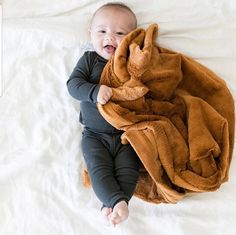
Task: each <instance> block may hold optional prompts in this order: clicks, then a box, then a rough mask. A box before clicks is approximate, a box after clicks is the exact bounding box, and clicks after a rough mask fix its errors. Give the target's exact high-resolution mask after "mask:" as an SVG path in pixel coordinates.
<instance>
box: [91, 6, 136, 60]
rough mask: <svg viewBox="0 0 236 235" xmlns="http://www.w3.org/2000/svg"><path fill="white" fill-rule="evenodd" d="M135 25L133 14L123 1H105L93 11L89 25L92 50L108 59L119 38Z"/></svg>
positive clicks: (113, 51)
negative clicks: (105, 2)
mask: <svg viewBox="0 0 236 235" xmlns="http://www.w3.org/2000/svg"><path fill="white" fill-rule="evenodd" d="M136 27H137V19H136V16H135V14H134V13H133V12H132V10H131V9H130V8H129V7H127V6H126V5H124V4H123V3H107V4H105V5H103V6H101V7H100V8H99V9H98V10H97V11H96V12H95V13H94V15H93V17H92V21H91V25H90V36H91V43H92V44H93V47H94V50H95V51H96V52H97V53H98V54H99V55H100V56H102V57H103V58H105V59H107V60H109V59H110V58H111V56H112V55H113V54H114V53H115V50H116V48H117V47H118V46H119V44H120V42H121V39H122V38H123V37H124V36H125V35H126V34H128V33H129V32H131V31H132V30H133V29H135V28H136Z"/></svg>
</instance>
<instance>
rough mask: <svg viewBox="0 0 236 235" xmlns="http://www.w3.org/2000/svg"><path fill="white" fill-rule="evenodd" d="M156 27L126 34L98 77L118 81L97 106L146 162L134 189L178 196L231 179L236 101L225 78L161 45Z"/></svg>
mask: <svg viewBox="0 0 236 235" xmlns="http://www.w3.org/2000/svg"><path fill="white" fill-rule="evenodd" d="M156 34H157V25H155V24H153V25H151V26H149V28H148V29H147V30H146V31H145V30H144V29H141V28H139V29H136V30H134V31H133V32H131V33H130V34H129V35H127V36H126V37H125V39H124V40H123V41H122V43H121V45H120V46H119V48H118V49H117V51H116V53H115V56H114V57H113V58H112V59H111V60H110V61H109V62H108V63H107V65H106V67H105V68H104V70H103V73H102V77H101V80H100V83H101V84H106V85H108V86H110V87H112V88H113V96H112V99H111V101H110V102H108V103H107V104H105V105H99V104H98V109H99V111H100V113H101V114H102V115H103V117H104V118H105V119H106V120H107V121H108V122H110V123H111V124H112V125H113V126H114V127H116V128H117V129H120V130H123V131H125V132H124V134H123V135H122V137H121V138H122V143H123V144H126V143H130V144H131V145H132V146H133V148H134V149H135V151H136V152H137V154H138V156H139V158H140V160H141V162H142V164H143V168H142V171H141V176H140V178H139V181H138V185H137V188H136V192H135V195H136V196H138V197H140V198H142V199H144V200H146V201H150V202H155V203H160V202H166V203H176V202H177V201H179V200H180V199H182V198H183V197H184V196H186V195H187V194H188V193H189V192H205V191H213V190H216V189H217V188H219V186H220V185H221V184H222V183H223V182H225V181H226V180H227V179H228V171H229V166H230V161H231V156H232V150H233V143H234V123H235V120H234V101H233V98H232V96H231V94H230V92H229V90H228V88H227V86H226V84H225V82H224V81H223V80H222V79H221V78H219V77H218V76H217V75H216V74H215V73H213V72H212V71H210V70H209V69H207V68H206V67H204V66H202V65H201V64H199V63H197V62H196V61H194V60H192V59H190V58H188V57H187V56H185V55H182V54H179V53H176V52H173V51H170V50H167V49H164V48H161V47H159V46H157V45H156V43H155V40H156ZM85 176H86V175H85ZM87 180H88V178H87V179H86V177H85V181H87Z"/></svg>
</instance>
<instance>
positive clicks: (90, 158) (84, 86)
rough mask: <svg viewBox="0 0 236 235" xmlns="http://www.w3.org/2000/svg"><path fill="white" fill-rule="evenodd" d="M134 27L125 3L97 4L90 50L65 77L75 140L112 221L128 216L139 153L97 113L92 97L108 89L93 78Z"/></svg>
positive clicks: (103, 98)
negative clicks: (78, 127)
mask: <svg viewBox="0 0 236 235" xmlns="http://www.w3.org/2000/svg"><path fill="white" fill-rule="evenodd" d="M136 27H137V19H136V16H135V14H134V13H133V12H132V11H131V9H130V8H129V7H128V6H126V5H124V4H123V3H107V4H105V5H103V6H101V7H100V8H99V9H98V10H97V11H96V12H95V13H94V15H93V17H92V20H91V25H90V36H91V43H92V45H93V47H94V51H87V52H85V53H84V55H83V56H82V57H81V58H80V59H79V61H78V63H77V65H76V67H75V68H74V70H73V72H72V74H71V76H70V78H69V80H68V81H67V86H68V91H69V93H70V94H71V96H72V97H74V98H75V99H77V100H79V101H80V122H81V123H82V125H83V126H84V128H83V133H82V143H81V145H82V152H83V156H84V159H85V162H86V166H87V169H88V173H89V176H90V179H91V183H92V187H93V190H94V192H95V194H96V195H97V197H98V198H99V200H100V201H101V202H102V203H103V206H102V209H101V212H102V215H103V216H104V218H106V219H107V220H108V221H109V222H110V223H111V224H112V225H114V226H115V225H116V224H119V223H121V222H122V221H124V220H126V219H127V218H128V215H129V209H128V202H129V200H130V199H131V197H132V196H133V193H134V190H135V187H136V183H137V180H138V177H139V158H138V156H137V155H136V153H135V151H134V150H133V148H132V147H131V145H130V144H126V145H123V144H121V139H120V137H121V135H122V131H120V130H117V129H115V128H114V127H113V126H111V125H110V124H109V123H108V122H107V121H106V120H105V119H104V118H103V117H102V116H101V114H100V113H99V112H98V109H97V106H96V103H100V104H103V105H104V104H106V103H107V102H108V101H109V100H110V98H111V96H112V89H111V88H110V87H108V86H106V85H100V84H99V81H100V77H101V73H102V70H103V68H104V67H105V65H106V63H107V61H108V60H109V59H110V58H111V57H112V56H113V55H114V53H115V51H116V49H117V47H118V46H119V45H120V43H121V40H122V38H123V37H124V36H125V35H126V34H128V33H129V32H131V31H132V30H134V29H135V28H136Z"/></svg>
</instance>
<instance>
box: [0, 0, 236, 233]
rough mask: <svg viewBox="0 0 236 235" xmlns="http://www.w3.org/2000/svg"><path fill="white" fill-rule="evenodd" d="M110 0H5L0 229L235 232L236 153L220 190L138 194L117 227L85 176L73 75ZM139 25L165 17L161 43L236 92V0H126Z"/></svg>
mask: <svg viewBox="0 0 236 235" xmlns="http://www.w3.org/2000/svg"><path fill="white" fill-rule="evenodd" d="M105 2H107V1H102V0H100V1H95V0H88V1H85V0H81V1H79V0H67V1H66V0H51V1H47V0H34V1H29V0H21V1H17V0H6V1H4V3H3V38H2V40H3V64H2V67H3V73H2V76H3V95H2V97H1V98H0V113H1V114H0V234H1V235H88V234H94V235H106V234H111V233H112V234H113V235H117V234H122V235H133V234H148V235H157V234H158V235H173V234H175V235H183V234H184V235H185V234H186V235H195V234H196V235H198V234H207V235H222V234H227V235H236V229H235V226H234V222H235V221H236V203H235V198H236V160H235V157H236V156H235V154H234V156H233V159H232V164H231V168H230V178H229V181H228V182H227V183H225V184H223V185H222V187H221V188H220V189H219V190H217V191H216V192H212V193H203V194H196V195H192V196H191V197H190V196H189V197H187V198H185V199H184V200H182V201H180V202H179V203H177V204H175V205H171V204H159V205H156V204H150V203H147V202H144V201H142V200H140V199H137V198H135V197H133V198H132V200H131V202H130V217H129V219H128V220H127V221H126V222H124V223H123V224H121V225H119V226H117V227H116V228H112V227H106V226H104V225H103V224H102V222H101V217H100V212H99V209H100V202H99V201H98V200H97V198H96V197H95V195H94V193H93V191H92V190H91V188H89V189H87V188H85V187H84V186H83V185H82V177H81V168H82V166H83V158H82V155H81V149H80V140H81V126H80V124H79V122H78V112H79V103H78V102H77V101H75V100H73V99H72V98H71V97H70V95H69V94H68V92H67V88H66V81H67V79H68V77H69V75H70V73H71V72H72V69H73V67H74V66H75V63H76V62H77V60H78V58H79V57H80V56H81V54H82V53H83V52H84V51H85V50H86V49H87V48H90V44H89V35H88V31H87V28H88V24H89V19H90V17H91V15H92V13H93V12H94V11H95V10H96V9H97V7H99V6H100V5H101V4H103V3H105ZM125 2H126V3H127V4H128V5H129V6H130V7H131V8H132V9H133V10H134V12H135V13H136V15H137V18H138V22H139V26H141V27H144V28H146V27H147V26H148V25H149V24H151V23H158V24H159V26H160V31H159V38H158V40H157V41H158V43H159V45H161V46H163V47H166V48H169V49H172V50H175V51H179V52H182V53H184V54H186V55H188V56H190V57H192V58H194V59H196V60H197V61H198V62H200V63H202V64H204V65H206V66H207V67H208V68H210V69H212V70H213V71H214V72H215V73H217V74H218V75H219V76H220V77H222V78H223V79H224V80H225V81H226V83H227V84H228V86H229V88H230V89H231V91H232V93H233V95H234V97H236V69H235V68H236V43H235V42H236V2H235V1H234V0H190V1H187V0H156V1H155V0H140V1H134V0H128V1H125Z"/></svg>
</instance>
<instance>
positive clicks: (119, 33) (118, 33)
mask: <svg viewBox="0 0 236 235" xmlns="http://www.w3.org/2000/svg"><path fill="white" fill-rule="evenodd" d="M116 34H117V35H125V33H123V32H116Z"/></svg>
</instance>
